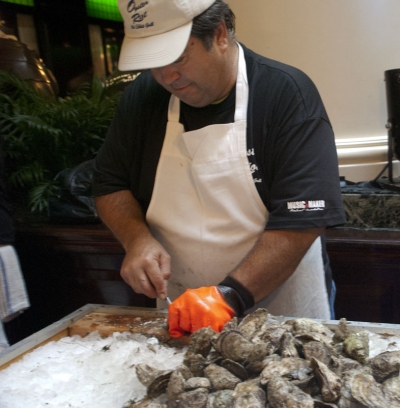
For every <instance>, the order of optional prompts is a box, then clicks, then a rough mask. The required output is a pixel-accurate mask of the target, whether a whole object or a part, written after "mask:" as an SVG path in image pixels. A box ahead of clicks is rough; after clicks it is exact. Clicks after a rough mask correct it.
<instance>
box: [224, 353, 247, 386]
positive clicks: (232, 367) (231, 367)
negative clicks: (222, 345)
mask: <svg viewBox="0 0 400 408" xmlns="http://www.w3.org/2000/svg"><path fill="white" fill-rule="evenodd" d="M221 367H224V368H226V369H227V370H228V371H230V372H231V373H232V374H233V375H235V376H236V377H238V378H240V379H241V380H242V381H246V380H247V379H248V378H249V375H248V373H247V370H246V369H245V368H244V367H243V366H242V365H241V364H239V363H237V362H236V361H233V360H229V359H228V358H226V359H225V360H222V361H221Z"/></svg>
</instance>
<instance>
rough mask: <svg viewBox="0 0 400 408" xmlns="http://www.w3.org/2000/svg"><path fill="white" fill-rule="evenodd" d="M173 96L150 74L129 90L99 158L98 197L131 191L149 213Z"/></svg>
mask: <svg viewBox="0 0 400 408" xmlns="http://www.w3.org/2000/svg"><path fill="white" fill-rule="evenodd" d="M169 96H170V94H169V93H168V92H167V91H165V90H164V89H163V88H162V87H161V86H160V85H158V84H157V83H156V81H155V80H154V79H153V77H152V75H151V73H150V72H149V71H146V72H144V73H142V74H140V75H139V76H138V77H137V78H136V79H135V80H134V81H133V83H131V84H130V85H129V86H128V87H127V89H126V90H125V92H124V93H123V95H122V97H121V100H120V101H119V104H118V107H117V109H116V112H115V115H114V118H113V121H112V123H111V125H110V128H109V130H108V133H107V136H106V139H105V142H104V144H103V145H102V147H101V148H100V150H99V151H98V153H97V155H96V158H95V163H94V165H95V169H94V178H93V194H94V196H101V195H106V194H111V193H114V192H116V191H120V190H130V191H131V192H132V194H133V196H134V197H135V198H136V199H137V200H138V201H139V203H140V204H141V205H142V208H143V209H144V210H146V208H147V206H148V204H149V202H150V199H151V194H152V191H153V186H154V179H155V174H156V169H157V164H158V159H159V156H160V153H161V148H162V144H163V140H164V135H165V128H166V123H167V108H168V101H169Z"/></svg>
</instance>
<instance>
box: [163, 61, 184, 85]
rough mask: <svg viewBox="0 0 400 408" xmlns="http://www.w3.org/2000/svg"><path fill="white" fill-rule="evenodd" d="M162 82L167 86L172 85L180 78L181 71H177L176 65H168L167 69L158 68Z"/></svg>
mask: <svg viewBox="0 0 400 408" xmlns="http://www.w3.org/2000/svg"><path fill="white" fill-rule="evenodd" d="M158 69H159V74H160V76H161V80H162V81H163V83H164V84H166V85H171V84H172V83H173V82H174V81H176V80H177V79H178V78H179V77H180V74H179V71H178V70H177V69H176V67H175V64H170V65H166V66H165V67H161V68H158Z"/></svg>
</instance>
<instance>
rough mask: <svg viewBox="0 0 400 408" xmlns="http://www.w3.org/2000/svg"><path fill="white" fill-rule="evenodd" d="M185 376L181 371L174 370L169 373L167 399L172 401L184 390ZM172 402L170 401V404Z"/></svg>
mask: <svg viewBox="0 0 400 408" xmlns="http://www.w3.org/2000/svg"><path fill="white" fill-rule="evenodd" d="M185 381H186V380H185V378H184V376H183V374H182V372H180V371H178V370H176V371H174V372H173V373H172V374H171V377H170V378H169V382H168V386H167V397H168V401H170V402H174V401H175V400H176V399H177V398H178V396H179V394H181V393H182V392H184V391H185ZM173 405H174V404H173V403H172V404H171V406H173Z"/></svg>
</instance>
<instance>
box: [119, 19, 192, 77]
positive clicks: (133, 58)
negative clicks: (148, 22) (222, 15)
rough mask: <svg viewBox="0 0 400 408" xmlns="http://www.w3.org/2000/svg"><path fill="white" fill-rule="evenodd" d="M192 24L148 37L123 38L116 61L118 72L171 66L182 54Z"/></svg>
mask: <svg viewBox="0 0 400 408" xmlns="http://www.w3.org/2000/svg"><path fill="white" fill-rule="evenodd" d="M191 30H192V22H191V21H190V22H189V23H187V24H185V25H183V26H181V27H178V28H175V29H174V30H171V31H167V32H166V33H163V34H158V35H153V36H149V37H141V38H130V37H127V36H125V38H124V40H123V42H122V47H121V52H120V55H119V60H118V69H119V70H120V71H142V70H144V69H149V68H159V67H163V66H165V65H169V64H172V63H173V62H174V61H176V60H177V59H178V58H179V57H180V56H181V55H182V53H183V51H184V50H185V48H186V45H187V43H188V41H189V37H190V32H191Z"/></svg>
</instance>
